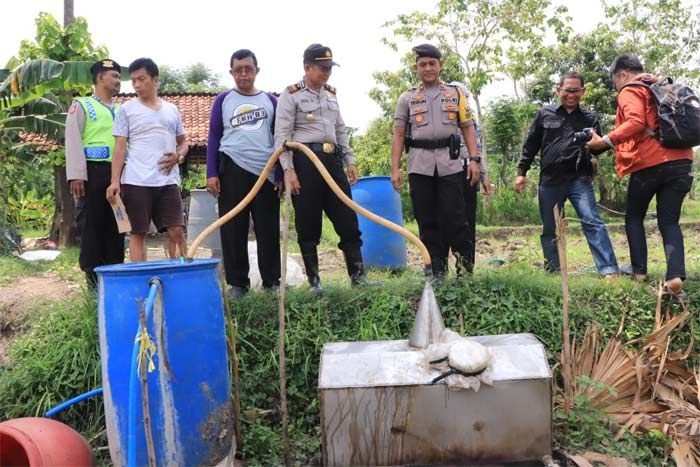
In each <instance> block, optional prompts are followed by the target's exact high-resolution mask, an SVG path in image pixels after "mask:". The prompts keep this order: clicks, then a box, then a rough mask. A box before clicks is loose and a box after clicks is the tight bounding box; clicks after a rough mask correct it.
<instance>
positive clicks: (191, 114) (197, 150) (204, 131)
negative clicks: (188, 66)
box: [20, 92, 216, 161]
mask: <svg viewBox="0 0 700 467" xmlns="http://www.w3.org/2000/svg"><path fill="white" fill-rule="evenodd" d="M135 97H136V94H134V93H131V94H119V95H118V96H117V102H119V103H120V104H123V103H125V102H127V101H129V100H131V99H133V98H135ZM160 97H161V98H162V99H163V100H165V101H168V102H170V103H172V104H174V105H176V106H177V108H178V109H179V110H180V114H181V115H182V120H183V124H184V125H185V133H187V142H188V143H189V145H190V152H189V155H190V156H194V159H196V160H198V161H199V160H200V157H197V156H202V155H205V154H206V151H207V137H208V136H209V113H210V111H211V106H212V104H213V103H214V99H215V98H216V94H215V93H204V92H202V93H177V94H161V95H160ZM20 136H21V138H22V140H23V141H24V142H25V143H29V144H32V145H36V151H37V152H47V151H53V150H56V149H58V148H59V145H58V144H56V143H55V142H53V141H48V140H47V139H46V137H45V136H44V135H37V134H31V133H22V134H21V135H20Z"/></svg>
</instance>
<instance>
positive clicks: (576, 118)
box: [515, 72, 619, 278]
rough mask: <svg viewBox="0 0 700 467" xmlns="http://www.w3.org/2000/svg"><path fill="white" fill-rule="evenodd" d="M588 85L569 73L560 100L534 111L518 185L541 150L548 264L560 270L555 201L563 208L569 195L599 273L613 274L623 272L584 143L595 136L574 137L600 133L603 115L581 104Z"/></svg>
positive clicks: (540, 189) (543, 239) (559, 90)
mask: <svg viewBox="0 0 700 467" xmlns="http://www.w3.org/2000/svg"><path fill="white" fill-rule="evenodd" d="M583 84H584V83H583V77H582V76H581V75H580V74H578V73H575V72H568V73H566V74H564V75H563V76H562V78H561V80H560V82H559V85H558V86H557V95H558V96H559V100H560V102H559V103H558V104H551V105H546V106H544V107H542V108H541V109H540V111H539V112H538V113H537V115H536V116H535V119H534V120H533V121H532V124H531V125H530V130H529V132H528V135H527V139H526V140H525V144H524V145H523V150H522V154H521V156H520V162H519V163H518V176H517V177H516V178H515V189H516V191H518V192H521V191H522V190H523V188H525V184H526V183H527V179H526V178H525V174H526V173H527V171H528V169H529V168H530V166H531V165H532V162H533V160H534V159H535V156H536V155H537V153H538V152H539V153H540V168H541V170H540V184H539V187H538V190H537V194H538V199H539V205H540V216H541V217H542V235H541V236H540V240H541V242H542V251H543V253H544V258H545V266H544V267H545V269H546V270H547V271H551V272H556V271H559V256H558V253H557V243H556V224H555V221H554V206H558V207H559V208H560V209H563V206H564V203H565V202H566V200H567V199H568V200H569V201H570V202H571V204H572V205H573V206H574V209H575V210H576V213H577V214H578V217H579V219H580V220H581V226H582V228H583V232H584V234H585V236H586V240H587V241H588V246H589V248H590V249H591V254H592V255H593V260H594V261H595V265H596V267H597V268H598V273H599V274H600V275H601V276H604V277H609V278H614V277H616V276H617V274H618V272H619V269H618V267H617V260H616V259H615V252H614V251H613V247H612V243H611V242H610V237H609V236H608V230H607V229H606V227H605V224H603V221H602V220H601V219H600V216H599V215H598V209H597V207H596V200H595V192H594V191H593V184H592V177H593V171H594V169H593V162H592V160H591V153H590V152H589V150H588V149H586V148H585V146H584V145H585V143H586V142H587V141H588V139H590V137H588V138H579V139H578V140H577V139H576V138H574V133H575V132H581V131H582V130H584V129H586V128H592V129H593V130H594V131H595V132H596V133H598V134H600V123H599V122H598V117H597V116H596V115H595V114H594V113H593V112H590V111H589V110H586V109H584V108H582V107H581V106H580V105H579V102H580V101H581V97H582V96H583V93H584V92H585V89H584V87H583ZM600 152H602V151H599V152H596V154H598V153H600Z"/></svg>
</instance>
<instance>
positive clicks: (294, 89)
mask: <svg viewBox="0 0 700 467" xmlns="http://www.w3.org/2000/svg"><path fill="white" fill-rule="evenodd" d="M300 89H301V87H300V86H299V85H298V84H291V85H289V86H287V91H289V94H294V93H295V92H297V91H299V90H300Z"/></svg>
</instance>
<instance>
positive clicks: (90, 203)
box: [65, 59, 124, 287]
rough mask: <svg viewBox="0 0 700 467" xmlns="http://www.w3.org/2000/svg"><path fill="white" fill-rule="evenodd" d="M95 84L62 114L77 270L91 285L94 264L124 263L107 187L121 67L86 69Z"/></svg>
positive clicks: (110, 63)
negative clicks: (89, 93)
mask: <svg viewBox="0 0 700 467" xmlns="http://www.w3.org/2000/svg"><path fill="white" fill-rule="evenodd" d="M90 72H91V73H92V81H93V83H94V84H95V89H94V92H93V94H92V96H88V97H79V98H77V99H75V100H74V101H73V103H72V104H71V106H70V108H69V110H68V116H67V118H66V130H65V135H66V178H67V179H68V184H69V188H70V192H71V194H72V195H73V198H74V199H75V200H76V222H77V224H78V229H79V232H80V258H79V263H80V269H82V270H83V271H84V272H85V276H86V279H87V283H88V286H90V287H94V286H95V285H96V283H97V275H96V274H95V272H94V268H96V267H97V266H103V265H106V264H116V263H123V262H124V235H123V234H120V233H119V231H118V229H117V223H116V221H115V219H114V215H113V213H112V208H111V207H110V205H109V202H108V201H107V200H106V199H105V191H106V190H107V187H108V186H109V183H110V179H111V174H112V170H111V162H112V154H113V152H114V137H113V136H112V127H113V125H114V116H115V114H116V113H117V111H118V110H119V105H118V104H116V103H114V102H113V98H114V96H116V95H117V94H118V93H119V89H120V86H121V67H120V66H119V64H118V63H117V62H115V61H114V60H110V59H105V60H99V61H97V62H95V63H94V64H93V65H92V67H91V68H90Z"/></svg>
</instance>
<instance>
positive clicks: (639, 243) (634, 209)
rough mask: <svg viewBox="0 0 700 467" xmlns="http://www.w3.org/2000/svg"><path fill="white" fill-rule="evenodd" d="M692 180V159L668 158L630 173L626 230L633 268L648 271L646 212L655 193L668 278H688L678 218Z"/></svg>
mask: <svg viewBox="0 0 700 467" xmlns="http://www.w3.org/2000/svg"><path fill="white" fill-rule="evenodd" d="M692 183H693V176H692V161H690V160H687V159H684V160H677V161H671V162H666V163H663V164H659V165H655V166H654V167H649V168H647V169H643V170H640V171H639V172H634V173H633V174H632V175H630V180H629V185H628V188H627V212H626V213H625V231H626V233H627V243H628V244H629V248H630V258H631V259H632V270H633V271H634V272H635V273H636V274H646V273H647V239H646V236H645V232H644V216H646V213H647V209H648V208H649V202H650V201H651V199H652V198H653V197H654V195H656V215H657V221H658V224H659V231H661V238H662V239H663V242H664V252H665V253H666V279H667V280H668V279H675V278H676V277H679V278H681V279H685V249H684V245H683V232H681V226H680V225H679V224H678V221H679V219H680V217H681V206H682V205H683V199H684V198H685V195H686V194H688V192H689V191H690V186H691V185H692Z"/></svg>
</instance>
